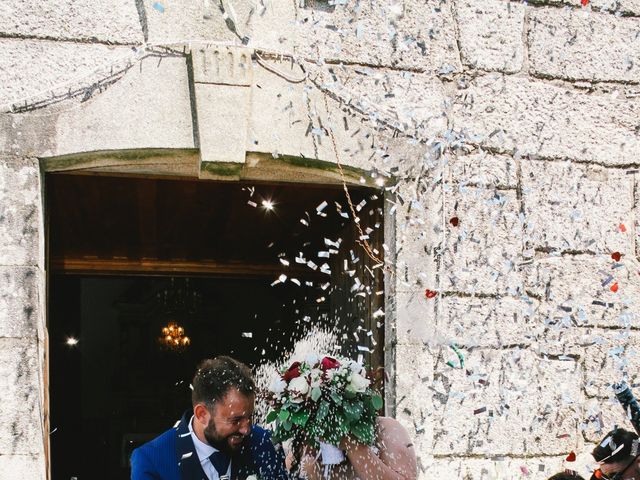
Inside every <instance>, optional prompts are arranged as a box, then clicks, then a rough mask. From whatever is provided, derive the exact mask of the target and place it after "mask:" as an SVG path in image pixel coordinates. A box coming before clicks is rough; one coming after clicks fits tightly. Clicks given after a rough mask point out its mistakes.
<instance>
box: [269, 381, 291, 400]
mask: <svg viewBox="0 0 640 480" xmlns="http://www.w3.org/2000/svg"><path fill="white" fill-rule="evenodd" d="M286 388H287V382H285V381H284V380H283V379H282V378H281V377H274V379H273V380H272V381H271V385H270V386H269V390H271V391H272V392H273V393H275V394H276V395H277V396H278V397H281V396H282V394H283V393H284V391H285V389H286Z"/></svg>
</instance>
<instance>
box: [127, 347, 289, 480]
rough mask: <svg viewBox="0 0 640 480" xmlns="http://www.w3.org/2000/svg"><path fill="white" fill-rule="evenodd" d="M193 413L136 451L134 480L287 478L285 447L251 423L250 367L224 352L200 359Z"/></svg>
mask: <svg viewBox="0 0 640 480" xmlns="http://www.w3.org/2000/svg"><path fill="white" fill-rule="evenodd" d="M192 387H193V393H192V395H191V398H192V403H193V412H191V411H188V412H186V413H185V414H184V416H183V417H182V420H180V423H179V424H178V426H177V427H176V428H172V429H170V430H168V431H166V432H165V433H163V434H162V435H160V436H159V437H157V438H155V439H154V440H152V441H150V442H149V443H145V444H144V445H142V446H141V447H139V448H137V449H135V450H134V451H133V455H132V456H131V480H246V479H247V478H248V477H250V476H254V477H255V478H257V479H259V480H287V479H288V478H289V477H288V475H287V472H286V470H285V468H284V457H283V455H282V451H281V450H279V451H276V449H275V448H274V445H273V443H272V442H271V434H270V433H269V432H268V431H266V430H263V429H262V428H260V427H258V426H256V425H252V419H253V410H254V402H255V390H256V387H255V384H254V381H253V377H252V375H251V370H250V369H249V367H247V366H246V365H245V364H243V363H241V362H238V361H237V360H234V359H233V358H230V357H226V356H220V357H217V358H214V359H210V360H205V361H204V362H202V363H201V364H200V366H199V367H198V370H197V372H196V375H195V377H194V379H193V383H192Z"/></svg>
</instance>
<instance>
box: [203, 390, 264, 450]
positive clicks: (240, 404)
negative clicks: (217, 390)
mask: <svg viewBox="0 0 640 480" xmlns="http://www.w3.org/2000/svg"><path fill="white" fill-rule="evenodd" d="M254 402H255V396H254V395H249V396H246V395H243V394H242V393H240V392H239V391H238V390H236V389H231V390H229V392H227V394H226V395H225V396H224V398H223V399H222V400H220V401H218V402H216V404H215V405H214V407H213V410H212V411H211V417H210V419H209V423H208V424H207V427H206V428H205V429H204V436H205V438H206V439H207V442H208V443H209V445H211V446H212V447H215V448H217V449H218V450H220V451H222V452H227V453H233V452H235V451H237V450H238V449H240V447H241V446H242V442H243V441H244V439H245V438H246V437H247V436H248V435H249V433H251V425H252V419H253V410H254Z"/></svg>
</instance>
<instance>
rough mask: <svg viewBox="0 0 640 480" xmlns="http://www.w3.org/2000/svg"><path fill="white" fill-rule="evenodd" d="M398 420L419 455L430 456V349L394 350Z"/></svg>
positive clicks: (404, 348)
mask: <svg viewBox="0 0 640 480" xmlns="http://www.w3.org/2000/svg"><path fill="white" fill-rule="evenodd" d="M395 357H396V405H395V409H396V418H397V419H398V421H399V422H400V423H402V424H403V426H404V427H405V428H406V429H407V432H408V433H409V435H410V437H411V439H412V440H413V443H414V447H415V449H416V454H417V455H418V456H426V455H430V454H431V445H432V443H433V418H432V416H433V406H432V403H431V396H432V395H433V391H432V390H431V388H430V387H431V383H432V381H433V361H432V358H433V355H432V352H431V351H430V349H429V347H425V346H422V345H403V344H398V345H396V347H395Z"/></svg>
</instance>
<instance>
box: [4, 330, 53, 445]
mask: <svg viewBox="0 0 640 480" xmlns="http://www.w3.org/2000/svg"><path fill="white" fill-rule="evenodd" d="M39 362H40V359H39V354H38V349H37V340H36V339H14V338H0V418H2V424H0V454H1V455H39V454H42V453H43V447H44V435H43V430H42V428H43V426H42V418H41V412H42V405H41V402H42V388H43V385H42V384H41V382H42V375H41V372H40V367H39Z"/></svg>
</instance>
